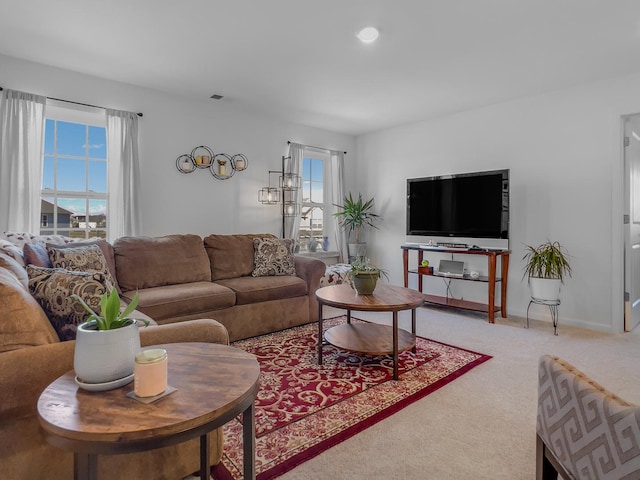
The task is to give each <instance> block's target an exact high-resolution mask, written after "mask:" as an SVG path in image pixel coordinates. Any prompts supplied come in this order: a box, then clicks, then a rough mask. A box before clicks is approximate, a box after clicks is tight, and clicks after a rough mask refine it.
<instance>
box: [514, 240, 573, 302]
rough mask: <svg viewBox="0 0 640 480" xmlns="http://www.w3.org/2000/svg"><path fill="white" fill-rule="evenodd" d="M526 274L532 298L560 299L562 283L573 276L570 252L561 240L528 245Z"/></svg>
mask: <svg viewBox="0 0 640 480" xmlns="http://www.w3.org/2000/svg"><path fill="white" fill-rule="evenodd" d="M526 249H527V251H526V253H525V255H524V257H522V259H523V260H524V261H525V266H524V276H525V277H528V281H529V289H530V292H531V298H535V299H537V300H544V301H549V302H557V301H559V299H560V285H561V284H562V283H564V279H565V278H566V277H567V276H569V277H570V276H571V274H572V271H571V264H570V263H569V259H568V257H569V254H568V253H567V251H566V249H565V248H564V247H563V246H562V245H560V243H559V242H551V241H546V242H545V243H543V244H541V245H538V246H531V245H527V246H526Z"/></svg>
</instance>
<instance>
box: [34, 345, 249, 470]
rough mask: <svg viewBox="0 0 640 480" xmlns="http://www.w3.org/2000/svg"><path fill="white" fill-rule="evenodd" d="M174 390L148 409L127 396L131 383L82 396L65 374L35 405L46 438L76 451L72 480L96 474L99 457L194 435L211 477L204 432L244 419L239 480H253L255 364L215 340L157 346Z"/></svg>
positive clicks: (70, 374)
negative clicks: (165, 359)
mask: <svg viewBox="0 0 640 480" xmlns="http://www.w3.org/2000/svg"><path fill="white" fill-rule="evenodd" d="M158 347H159V348H164V349H166V350H167V353H168V357H169V376H168V383H169V385H170V386H172V387H175V388H176V389H177V390H176V391H175V392H173V393H171V394H169V395H167V396H166V397H163V398H161V399H159V400H156V401H155V402H153V403H150V404H144V403H141V402H139V401H138V400H135V399H133V398H129V397H128V396H127V393H129V392H131V391H132V390H133V383H130V384H129V385H127V386H124V387H121V388H117V389H115V390H109V391H106V392H88V391H85V390H82V389H81V388H79V387H78V385H76V383H75V373H74V372H73V371H70V372H67V373H66V374H64V375H63V376H61V377H59V378H58V379H57V380H55V381H54V382H53V383H52V384H51V385H49V386H48V387H47V388H46V389H45V391H44V392H42V395H40V398H39V400H38V415H39V419H40V424H41V426H42V428H43V429H44V431H45V435H46V439H47V441H48V442H49V443H50V444H51V445H53V446H55V447H58V448H62V449H65V450H71V451H73V452H74V468H75V478H77V479H95V478H96V477H97V456H98V455H101V454H118V453H133V452H141V451H144V450H151V449H154V448H159V447H165V446H168V445H174V444H176V443H180V442H184V441H186V440H190V439H192V438H196V437H200V478H201V479H207V480H209V471H210V468H209V467H210V466H209V436H208V435H207V433H208V432H210V431H211V430H213V429H215V428H218V427H221V426H222V425H224V424H225V423H227V422H228V421H230V420H232V419H233V418H235V417H237V416H238V415H240V414H242V418H243V421H242V423H243V444H244V478H246V479H255V466H254V459H255V417H254V400H255V398H256V395H257V393H258V376H259V374H260V367H259V365H258V362H257V361H256V359H255V357H254V356H253V355H251V354H249V353H246V352H244V351H242V350H240V349H237V348H233V347H229V346H226V345H219V344H215V343H174V344H166V345H159V346H158Z"/></svg>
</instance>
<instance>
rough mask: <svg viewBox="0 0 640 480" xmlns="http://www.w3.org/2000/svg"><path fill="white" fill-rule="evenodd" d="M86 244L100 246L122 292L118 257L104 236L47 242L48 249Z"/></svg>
mask: <svg viewBox="0 0 640 480" xmlns="http://www.w3.org/2000/svg"><path fill="white" fill-rule="evenodd" d="M86 245H97V246H98V247H100V250H101V251H102V255H104V259H105V260H106V262H107V268H108V269H109V273H110V274H111V279H112V280H113V284H114V286H115V287H116V290H118V293H122V290H121V289H120V286H119V284H118V278H117V275H116V259H115V256H114V253H113V245H111V244H110V243H109V242H107V241H106V240H104V239H102V238H94V239H88V240H80V241H77V242H73V243H65V244H54V243H47V245H46V246H47V249H51V248H55V249H57V250H62V249H65V248H78V247H83V246H86ZM25 248H26V246H25ZM47 254H48V253H47ZM42 266H44V265H42Z"/></svg>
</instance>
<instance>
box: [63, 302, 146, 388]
mask: <svg viewBox="0 0 640 480" xmlns="http://www.w3.org/2000/svg"><path fill="white" fill-rule="evenodd" d="M72 298H73V299H74V300H76V301H77V302H79V303H80V305H82V308H84V309H85V310H86V311H87V313H88V314H89V318H88V319H87V321H86V322H84V323H82V324H80V325H78V329H77V332H76V344H75V350H74V355H73V368H74V370H75V373H76V377H77V378H76V382H77V383H78V385H79V386H80V387H81V388H85V389H89V390H94V391H95V390H109V389H112V388H117V387H119V386H122V385H125V384H126V383H128V382H130V381H132V380H133V366H134V362H135V356H136V354H137V353H138V352H139V351H140V332H139V331H138V322H142V323H144V324H145V325H148V324H149V321H148V320H146V319H134V318H130V317H129V315H130V314H131V313H132V312H133V311H134V310H135V308H136V307H137V306H138V294H137V293H136V294H135V296H134V297H133V299H132V300H131V303H129V305H127V306H126V307H125V308H124V310H122V311H120V297H119V296H118V292H117V291H116V290H115V289H112V290H111V292H105V293H104V294H103V295H102V296H101V297H100V314H98V313H96V312H95V311H94V310H93V309H92V308H91V307H89V305H87V303H86V302H85V301H84V300H83V299H82V298H80V297H79V296H77V295H72Z"/></svg>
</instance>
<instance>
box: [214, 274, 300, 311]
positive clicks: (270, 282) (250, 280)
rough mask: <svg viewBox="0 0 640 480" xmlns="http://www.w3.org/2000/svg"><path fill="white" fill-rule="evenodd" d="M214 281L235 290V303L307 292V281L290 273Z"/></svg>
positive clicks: (249, 302)
mask: <svg viewBox="0 0 640 480" xmlns="http://www.w3.org/2000/svg"><path fill="white" fill-rule="evenodd" d="M216 283H217V284H219V285H223V286H225V287H228V288H230V289H231V290H233V291H234V292H235V294H236V305H245V304H251V303H259V302H267V301H269V300H281V299H284V298H291V297H301V296H304V295H306V294H307V293H308V290H307V282H305V281H304V280H302V279H301V278H300V277H296V276H292V275H281V276H277V277H240V278H229V279H225V280H217V281H216Z"/></svg>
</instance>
